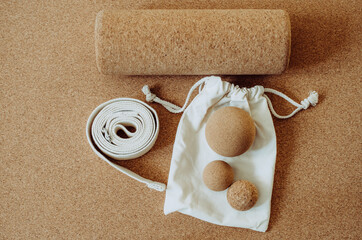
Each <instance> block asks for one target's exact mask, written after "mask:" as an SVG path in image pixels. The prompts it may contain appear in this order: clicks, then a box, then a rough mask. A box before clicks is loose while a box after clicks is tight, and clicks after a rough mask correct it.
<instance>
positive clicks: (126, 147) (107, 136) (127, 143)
mask: <svg viewBox="0 0 362 240" xmlns="http://www.w3.org/2000/svg"><path fill="white" fill-rule="evenodd" d="M127 127H132V128H134V129H135V131H129V130H128V129H127ZM120 130H121V131H123V132H124V133H125V136H119V135H118V131H120ZM158 132H159V121H158V116H157V113H156V111H155V110H154V109H153V108H151V107H150V106H148V105H147V104H146V103H144V102H142V101H139V100H137V99H132V98H118V99H113V100H110V101H108V102H105V103H103V104H101V105H100V106H98V107H97V108H96V109H95V110H94V111H93V112H92V114H91V115H90V117H89V119H88V123H87V138H88V142H89V144H90V145H91V147H92V149H93V151H94V152H95V153H96V154H97V155H98V156H99V157H100V158H102V159H103V160H104V161H106V162H107V163H108V164H109V165H111V166H112V167H114V168H116V169H117V170H118V171H120V172H122V173H124V174H126V175H127V176H129V177H131V178H133V179H135V180H137V181H139V182H142V183H145V184H146V185H147V186H148V187H149V188H151V189H155V190H157V191H161V192H162V191H164V190H165V189H166V185H165V184H163V183H159V182H154V181H151V180H149V179H146V178H143V177H141V176H139V175H137V174H136V173H134V172H132V171H130V170H129V169H127V168H124V167H122V166H120V165H118V164H115V163H114V162H113V161H112V159H115V160H128V159H134V158H138V157H140V156H142V155H144V154H146V153H147V152H148V151H149V150H150V149H151V148H152V147H153V145H154V144H155V142H156V139H157V136H158Z"/></svg>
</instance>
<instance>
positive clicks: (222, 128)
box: [205, 107, 256, 157]
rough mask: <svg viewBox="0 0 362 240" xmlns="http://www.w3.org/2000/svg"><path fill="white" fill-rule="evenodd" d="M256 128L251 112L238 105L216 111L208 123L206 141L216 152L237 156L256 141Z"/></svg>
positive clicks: (226, 155) (222, 154)
mask: <svg viewBox="0 0 362 240" xmlns="http://www.w3.org/2000/svg"><path fill="white" fill-rule="evenodd" d="M255 134H256V129H255V125H254V121H253V119H252V118H251V116H250V114H249V113H248V112H246V111H245V110H243V109H241V108H238V107H223V108H220V109H219V110H217V111H215V112H214V113H213V114H212V115H211V116H210V118H209V120H208V121H207V123H206V129H205V136H206V141H207V143H208V144H209V146H210V147H211V149H212V150H214V151H215V152H216V153H218V154H220V155H221V156H225V157H235V156H239V155H241V154H243V153H244V152H246V151H247V150H248V149H249V148H250V147H251V145H252V144H253V142H254V139H255Z"/></svg>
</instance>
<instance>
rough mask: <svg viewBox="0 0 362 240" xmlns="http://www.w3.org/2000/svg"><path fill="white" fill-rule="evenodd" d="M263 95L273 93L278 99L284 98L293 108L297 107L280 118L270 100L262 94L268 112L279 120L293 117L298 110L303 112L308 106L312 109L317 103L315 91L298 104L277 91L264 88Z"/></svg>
mask: <svg viewBox="0 0 362 240" xmlns="http://www.w3.org/2000/svg"><path fill="white" fill-rule="evenodd" d="M264 93H273V94H275V95H278V96H279V97H282V98H284V99H285V100H287V101H288V102H289V103H291V104H293V105H294V106H295V107H297V108H296V109H295V110H294V111H293V112H292V113H291V114H289V115H286V116H281V115H279V114H278V113H276V112H275V110H274V108H273V104H272V102H271V100H270V98H269V97H268V96H267V95H266V94H264V97H265V98H266V100H267V102H268V105H269V108H270V111H271V112H272V114H273V115H274V116H275V117H277V118H280V119H287V118H290V117H293V116H294V115H295V114H296V113H297V112H299V111H300V110H302V109H304V110H305V109H307V108H309V106H310V105H312V106H313V107H314V106H315V105H317V103H318V93H317V92H316V91H312V92H310V93H309V96H308V97H307V98H306V99H304V100H303V101H301V102H300V104H299V103H297V102H296V101H294V100H293V99H291V98H290V97H288V96H287V95H285V94H283V93H281V92H279V91H277V90H274V89H271V88H264Z"/></svg>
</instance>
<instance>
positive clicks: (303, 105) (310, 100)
mask: <svg viewBox="0 0 362 240" xmlns="http://www.w3.org/2000/svg"><path fill="white" fill-rule="evenodd" d="M208 78H209V77H205V78H202V79H200V80H199V81H197V82H196V83H195V84H194V85H193V86H192V87H191V88H190V91H189V93H188V94H187V97H186V101H185V103H184V105H183V107H182V108H181V107H179V106H176V105H175V104H173V103H170V102H167V101H165V100H162V99H160V98H159V97H157V96H156V95H155V94H153V93H152V92H151V90H150V88H149V86H148V85H145V86H143V88H142V92H143V93H144V94H145V96H146V101H147V102H157V103H159V104H161V105H162V106H164V107H165V108H166V109H167V110H168V111H170V112H172V113H181V112H183V111H184V110H185V109H186V107H187V103H188V102H189V101H190V97H191V94H192V92H193V91H194V90H195V89H196V88H197V87H199V92H200V91H201V90H202V84H203V83H204V82H205V81H207V79H208ZM260 87H261V88H263V89H264V93H273V94H275V95H278V96H279V97H282V98H284V99H285V100H287V101H288V102H289V103H291V104H292V105H294V106H296V107H297V108H296V109H295V110H294V111H293V112H292V113H291V114H289V115H287V116H281V115H279V114H278V113H276V112H275V110H274V108H273V104H272V102H271V100H270V98H269V97H268V96H267V95H266V94H264V97H265V98H266V100H267V102H268V106H269V108H270V111H271V112H272V114H273V115H274V116H275V117H277V118H281V119H286V118H290V117H293V116H294V115H295V114H296V113H297V112H299V111H300V110H302V109H307V108H308V107H309V106H310V105H312V106H315V105H317V103H318V93H317V92H316V91H311V92H310V93H309V96H308V97H307V98H306V99H304V100H303V101H301V102H300V104H299V103H297V102H295V101H294V100H293V99H291V98H290V97H288V96H286V95H285V94H283V93H281V92H279V91H277V90H274V89H271V88H264V87H262V86H260Z"/></svg>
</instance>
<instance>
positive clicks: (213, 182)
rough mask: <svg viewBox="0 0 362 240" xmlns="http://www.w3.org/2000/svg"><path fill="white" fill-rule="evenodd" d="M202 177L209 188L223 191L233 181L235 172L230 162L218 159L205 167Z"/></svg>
mask: <svg viewBox="0 0 362 240" xmlns="http://www.w3.org/2000/svg"><path fill="white" fill-rule="evenodd" d="M202 178H203V180H204V183H205V185H206V187H208V188H209V189H211V190H213V191H223V190H225V189H227V188H228V187H229V186H230V185H231V184H232V183H233V181H234V172H233V169H232V167H231V166H230V165H229V164H227V163H226V162H224V161H220V160H217V161H213V162H211V163H209V164H208V165H207V166H206V167H205V169H204V173H203V176H202Z"/></svg>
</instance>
